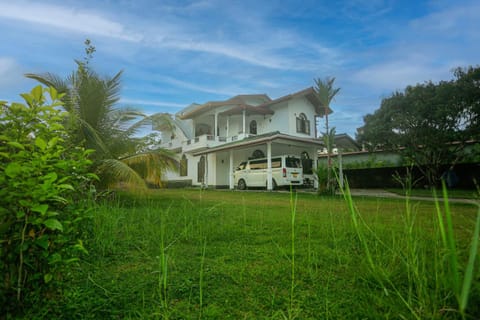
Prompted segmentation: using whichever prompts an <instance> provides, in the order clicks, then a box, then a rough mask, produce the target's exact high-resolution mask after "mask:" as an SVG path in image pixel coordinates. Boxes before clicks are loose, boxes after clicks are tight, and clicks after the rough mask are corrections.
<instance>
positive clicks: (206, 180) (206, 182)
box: [203, 153, 208, 188]
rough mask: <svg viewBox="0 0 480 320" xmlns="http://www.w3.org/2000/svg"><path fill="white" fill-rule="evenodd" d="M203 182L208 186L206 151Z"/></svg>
mask: <svg viewBox="0 0 480 320" xmlns="http://www.w3.org/2000/svg"><path fill="white" fill-rule="evenodd" d="M203 184H204V185H205V188H208V153H207V154H205V176H204V177H203Z"/></svg>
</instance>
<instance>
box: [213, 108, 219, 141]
mask: <svg viewBox="0 0 480 320" xmlns="http://www.w3.org/2000/svg"><path fill="white" fill-rule="evenodd" d="M213 123H214V126H215V128H213V137H214V140H215V141H217V136H218V132H217V130H218V112H217V111H216V112H215V116H214V121H213Z"/></svg>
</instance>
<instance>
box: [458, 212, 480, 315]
mask: <svg viewBox="0 0 480 320" xmlns="http://www.w3.org/2000/svg"><path fill="white" fill-rule="evenodd" d="M479 234H480V209H479V210H478V212H477V222H476V223H475V231H474V232H473V237H472V243H471V245H470V255H469V257H468V264H467V268H466V269H465V274H464V276H463V286H462V293H461V295H460V312H461V313H462V314H463V313H464V312H465V309H466V308H467V303H468V295H469V293H470V288H471V286H472V281H473V270H474V268H473V267H474V265H475V259H476V258H477V251H478V237H479Z"/></svg>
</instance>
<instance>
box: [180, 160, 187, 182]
mask: <svg viewBox="0 0 480 320" xmlns="http://www.w3.org/2000/svg"><path fill="white" fill-rule="evenodd" d="M179 171H180V177H186V176H188V160H187V157H186V156H185V155H183V156H182V159H181V160H180V170H179Z"/></svg>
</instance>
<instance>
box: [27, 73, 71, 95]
mask: <svg viewBox="0 0 480 320" xmlns="http://www.w3.org/2000/svg"><path fill="white" fill-rule="evenodd" d="M25 77H27V78H30V79H33V80H36V81H38V82H40V83H42V84H44V85H45V86H47V87H54V88H55V89H56V90H57V92H58V93H67V92H68V89H69V86H68V82H66V81H65V80H64V79H62V78H61V77H59V76H58V75H56V74H53V73H50V72H46V73H43V74H34V73H26V74H25Z"/></svg>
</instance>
